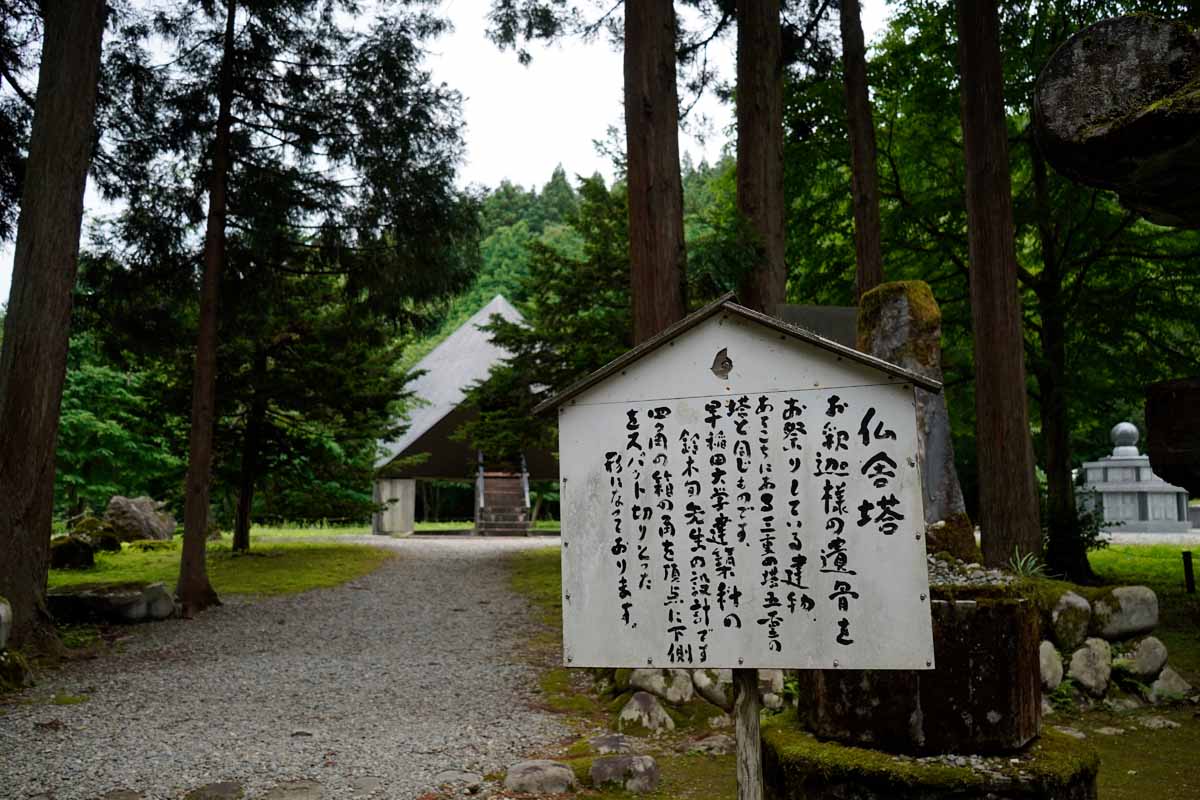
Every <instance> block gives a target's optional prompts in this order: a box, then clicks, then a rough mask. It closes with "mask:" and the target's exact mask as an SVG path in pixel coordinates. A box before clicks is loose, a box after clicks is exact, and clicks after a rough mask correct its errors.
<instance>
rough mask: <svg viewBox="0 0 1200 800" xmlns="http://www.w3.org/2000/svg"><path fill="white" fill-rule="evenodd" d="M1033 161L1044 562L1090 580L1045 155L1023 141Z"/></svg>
mask: <svg viewBox="0 0 1200 800" xmlns="http://www.w3.org/2000/svg"><path fill="white" fill-rule="evenodd" d="M1029 147H1030V155H1031V159H1032V163H1033V194H1034V208H1035V211H1036V213H1037V219H1038V225H1037V228H1038V241H1039V243H1040V245H1041V254H1042V271H1041V273H1040V274H1039V275H1038V278H1037V282H1036V284H1035V286H1034V292H1035V293H1036V295H1037V300H1038V312H1039V315H1040V317H1041V320H1042V328H1041V339H1042V359H1041V362H1040V363H1039V364H1038V366H1037V368H1036V369H1035V370H1034V378H1035V379H1036V380H1037V384H1038V394H1039V396H1040V400H1041V402H1040V403H1039V404H1038V410H1039V412H1040V416H1041V422H1042V450H1043V459H1042V462H1043V464H1044V465H1045V469H1046V508H1045V514H1046V520H1045V522H1046V529H1047V531H1048V532H1049V534H1048V536H1047V542H1046V566H1048V567H1049V568H1050V572H1051V573H1053V574H1055V575H1063V576H1065V577H1067V578H1068V579H1069V580H1072V581H1075V582H1076V583H1092V582H1094V581H1095V580H1096V575H1095V573H1094V572H1092V567H1091V564H1089V563H1088V558H1087V548H1086V546H1085V545H1084V543H1083V540H1082V539H1081V538H1080V529H1079V514H1078V511H1077V509H1076V504H1075V483H1074V480H1073V479H1072V477H1071V429H1070V418H1069V416H1068V412H1067V394H1068V391H1069V388H1070V387H1069V386H1068V381H1069V377H1068V376H1069V373H1068V372H1067V326H1066V318H1067V309H1066V307H1065V303H1066V302H1067V299H1066V297H1065V296H1064V295H1065V293H1064V291H1063V288H1064V287H1063V281H1064V275H1063V269H1062V262H1061V261H1060V260H1059V258H1058V252H1059V246H1058V238H1057V234H1056V232H1055V229H1054V226H1053V225H1051V223H1050V220H1051V219H1052V214H1051V209H1050V193H1049V187H1048V184H1047V177H1048V176H1047V174H1046V159H1045V158H1044V157H1043V156H1042V153H1041V151H1040V150H1038V148H1037V145H1036V143H1034V142H1033V141H1032V140H1031V141H1029Z"/></svg>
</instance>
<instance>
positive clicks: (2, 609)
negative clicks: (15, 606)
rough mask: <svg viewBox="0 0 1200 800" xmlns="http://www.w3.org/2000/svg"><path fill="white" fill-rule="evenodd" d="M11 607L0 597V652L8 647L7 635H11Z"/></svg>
mask: <svg viewBox="0 0 1200 800" xmlns="http://www.w3.org/2000/svg"><path fill="white" fill-rule="evenodd" d="M12 622H13V614H12V606H11V605H10V604H9V602H8V601H7V600H5V599H4V598H3V597H0V650H3V649H4V648H5V647H7V646H8V635H9V634H10V633H12Z"/></svg>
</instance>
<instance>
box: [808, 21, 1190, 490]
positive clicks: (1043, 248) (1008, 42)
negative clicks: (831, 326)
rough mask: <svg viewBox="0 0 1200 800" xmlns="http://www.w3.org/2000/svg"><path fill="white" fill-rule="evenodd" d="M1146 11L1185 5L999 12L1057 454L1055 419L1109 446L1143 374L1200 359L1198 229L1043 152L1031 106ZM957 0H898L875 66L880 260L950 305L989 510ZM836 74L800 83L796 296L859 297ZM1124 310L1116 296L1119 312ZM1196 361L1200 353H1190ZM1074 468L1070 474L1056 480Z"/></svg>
mask: <svg viewBox="0 0 1200 800" xmlns="http://www.w3.org/2000/svg"><path fill="white" fill-rule="evenodd" d="M1139 10H1154V11H1155V12H1156V13H1162V14H1165V15H1167V16H1181V15H1183V14H1184V13H1185V12H1187V8H1186V4H1183V3H1177V2H1174V3H1166V4H1163V3H1157V2H1156V3H1149V2H1147V3H1142V2H1136V0H1135V1H1133V2H1115V1H1110V2H1104V1H1099V2H1088V3H1082V4H1080V3H1074V2H1067V0H1055V1H1054V2H1049V3H1038V4H1025V5H1017V6H1013V5H1007V6H1005V8H1004V10H1003V14H1002V31H1001V38H1002V41H1001V49H1002V51H1003V53H1004V56H1005V58H1004V68H1005V103H1006V106H1007V107H1008V109H1009V141H1010V149H1009V157H1010V170H1011V176H1012V186H1013V205H1014V221H1015V236H1016V243H1017V258H1018V265H1019V277H1020V289H1021V299H1022V303H1023V308H1024V312H1025V339H1026V353H1027V365H1028V370H1027V371H1028V375H1029V390H1030V397H1031V409H1030V410H1031V414H1030V416H1031V422H1032V429H1033V434H1034V439H1035V445H1036V447H1037V450H1038V454H1039V458H1040V459H1041V461H1042V463H1043V465H1045V463H1046V453H1047V449H1048V448H1049V447H1051V446H1052V444H1053V443H1051V442H1048V441H1047V437H1046V435H1045V431H1046V430H1048V429H1051V423H1056V424H1058V425H1060V426H1061V427H1063V428H1064V429H1065V430H1066V431H1067V442H1066V447H1067V450H1068V451H1069V453H1068V454H1069V456H1070V459H1071V461H1072V462H1073V463H1074V464H1076V465H1077V464H1078V463H1079V461H1080V460H1082V459H1084V458H1088V457H1092V456H1094V455H1095V454H1097V453H1098V452H1103V451H1104V449H1106V442H1105V438H1104V437H1105V435H1106V433H1107V430H1108V428H1109V427H1111V425H1112V421H1113V420H1115V419H1119V418H1121V417H1122V415H1124V414H1125V413H1126V410H1127V408H1128V407H1129V406H1130V405H1135V404H1140V402H1139V399H1140V397H1141V393H1142V386H1144V385H1145V383H1147V382H1150V381H1152V380H1156V379H1159V378H1164V377H1169V376H1170V375H1172V374H1179V373H1180V372H1181V371H1182V372H1187V371H1188V370H1191V371H1193V372H1194V371H1197V370H1198V369H1200V348H1198V347H1197V344H1196V343H1197V342H1200V327H1198V321H1197V317H1196V315H1195V314H1194V313H1193V311H1192V310H1191V309H1193V308H1194V307H1195V305H1196V303H1197V302H1200V273H1197V271H1196V270H1195V269H1194V264H1195V260H1196V258H1197V257H1198V256H1200V235H1197V234H1196V233H1194V232H1189V231H1177V230H1168V229H1164V228H1159V227H1157V226H1154V225H1151V224H1149V223H1147V222H1145V221H1144V220H1140V219H1138V218H1137V217H1136V216H1135V215H1133V214H1131V213H1129V212H1127V211H1126V210H1124V209H1122V208H1121V207H1120V206H1119V205H1118V204H1117V202H1116V199H1115V197H1114V196H1113V195H1112V194H1110V193H1107V192H1103V191H1096V190H1091V189H1086V188H1083V187H1079V186H1077V185H1075V184H1073V183H1072V182H1070V181H1069V180H1067V179H1066V178H1063V177H1061V176H1059V175H1058V174H1056V173H1054V172H1053V171H1051V170H1049V169H1048V168H1047V167H1046V165H1045V164H1044V162H1043V161H1042V160H1041V156H1040V153H1039V152H1038V150H1037V148H1036V146H1035V142H1034V140H1033V137H1032V131H1031V126H1030V121H1029V115H1028V109H1029V104H1030V100H1031V93H1032V87H1033V80H1034V78H1035V77H1036V75H1037V73H1038V71H1039V70H1040V69H1041V67H1042V65H1044V64H1045V62H1046V60H1047V59H1048V58H1049V55H1050V53H1052V52H1053V50H1054V49H1055V48H1056V47H1057V46H1058V45H1060V44H1061V43H1062V42H1063V41H1065V40H1066V38H1067V37H1069V36H1070V35H1071V34H1072V33H1074V32H1075V31H1077V30H1078V29H1079V28H1080V27H1082V26H1084V25H1086V24H1089V23H1091V22H1094V21H1096V20H1098V19H1101V18H1104V17H1108V16H1114V15H1117V14H1121V13H1129V12H1133V11H1139ZM956 38H957V34H956V25H955V19H954V6H953V4H947V3H942V2H935V1H934V0H906V2H900V3H896V4H895V5H894V6H893V15H892V18H891V21H890V24H889V26H888V28H887V31H886V33H885V34H884V36H883V37H882V39H881V40H880V41H879V42H878V43H877V45H876V47H875V50H874V54H873V58H872V60H871V63H870V65H869V72H870V81H871V89H872V103H873V111H874V119H875V123H876V128H877V131H876V133H877V139H878V142H879V172H880V193H881V216H882V228H883V230H882V235H883V252H884V259H885V261H884V271H885V275H886V277H887V279H888V280H902V279H920V280H924V281H926V282H927V283H929V285H930V286H931V288H932V289H933V292H934V295H935V297H936V298H937V300H938V303H939V304H940V306H941V310H942V317H943V367H944V371H945V377H946V397H947V402H948V406H949V410H950V414H951V423H952V432H953V434H954V446H955V451H956V458H957V460H958V464H959V474H960V477H961V478H962V481H963V484H964V492H965V494H966V496H967V501H968V510H969V511H972V512H974V508H975V505H974V504H975V489H974V487H975V466H974V452H975V443H974V397H973V388H972V376H973V371H974V365H973V355H972V341H971V321H970V303H969V293H968V283H967V277H968V255H967V242H966V220H965V209H964V206H963V203H962V190H963V189H962V187H963V185H964V173H963V152H962V136H961V130H960V122H959V86H958V70H957V53H956V49H955V41H956ZM842 92H843V87H842V82H841V75H840V72H839V71H837V70H830V71H828V72H824V71H821V70H810V71H806V72H804V73H802V74H793V75H791V76H790V80H789V81H788V82H787V88H786V99H785V106H786V109H785V119H786V125H787V127H788V129H789V132H790V133H789V135H788V136H787V137H786V145H785V187H786V192H787V208H788V209H789V212H788V213H789V218H788V222H787V226H786V229H787V231H788V245H787V258H788V263H789V269H790V282H789V289H788V296H789V299H791V300H793V301H800V302H822V303H835V304H842V305H848V304H850V303H852V302H853V295H852V282H853V276H854V238H853V226H852V222H851V221H852V218H853V217H852V209H851V202H852V201H851V196H850V192H849V186H850V173H849V165H848V157H849V144H848V142H847V139H846V124H845V118H844V98H843V94H842ZM1117 309H1119V311H1116V310H1117ZM1189 365H1190V366H1189ZM1068 482H1069V481H1067V480H1066V478H1064V479H1063V481H1062V483H1061V484H1060V485H1065V484H1066V483H1068Z"/></svg>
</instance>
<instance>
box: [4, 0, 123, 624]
mask: <svg viewBox="0 0 1200 800" xmlns="http://www.w3.org/2000/svg"><path fill="white" fill-rule="evenodd" d="M40 5H41V9H42V14H43V24H44V29H45V38H44V40H43V44H42V59H41V65H40V66H39V68H38V90H37V100H36V103H35V106H34V115H33V127H32V128H31V130H30V138H29V157H28V160H27V161H26V165H25V186H24V192H23V194H22V196H21V214H20V218H19V220H18V222H17V241H16V248H15V252H14V255H13V274H12V288H11V291H10V295H9V302H8V311H7V313H6V315H5V320H4V344H3V349H2V351H0V441H2V442H3V443H4V444H3V447H0V553H3V557H2V558H0V595H3V596H4V597H6V598H7V599H8V600H9V602H10V603H11V604H12V611H13V630H12V633H11V637H12V638H11V642H12V646H14V647H19V646H21V645H23V644H26V643H36V642H37V641H38V640H41V639H44V638H47V637H49V638H52V637H53V628H52V627H51V623H50V617H49V614H48V613H47V611H46V572H47V568H48V562H49V557H50V521H51V516H52V515H53V510H54V451H55V446H56V444H57V440H58V419H59V407H60V405H61V402H62V390H63V382H64V380H65V379H66V372H67V343H68V341H69V339H70V335H71V292H72V290H73V289H74V287H75V271H76V267H77V265H78V257H79V226H80V224H81V222H82V219H83V189H84V185H85V183H86V180H87V171H88V166H89V164H90V163H91V156H92V144H93V141H92V140H93V136H94V133H95V116H96V86H97V82H98V80H99V75H100V43H101V40H102V39H103V36H104V17H105V3H104V2H103V0H43V2H42V3H41V4H40Z"/></svg>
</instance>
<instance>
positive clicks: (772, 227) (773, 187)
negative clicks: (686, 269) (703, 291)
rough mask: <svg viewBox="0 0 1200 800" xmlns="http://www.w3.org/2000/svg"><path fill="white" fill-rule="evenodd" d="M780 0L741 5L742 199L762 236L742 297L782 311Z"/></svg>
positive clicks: (739, 156) (750, 304) (740, 202)
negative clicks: (780, 305)
mask: <svg viewBox="0 0 1200 800" xmlns="http://www.w3.org/2000/svg"><path fill="white" fill-rule="evenodd" d="M782 51H783V44H782V31H781V28H780V22H779V0H756V1H755V2H753V3H746V2H742V3H738V4H737V204H738V212H739V213H740V214H741V215H742V217H743V218H744V219H745V220H746V222H747V223H748V225H749V227H750V230H752V231H753V232H754V236H755V238H756V239H757V241H756V242H755V245H756V247H755V250H756V252H757V255H758V258H757V263H756V264H755V265H754V269H752V270H751V271H750V272H749V273H748V274H747V275H745V276H744V277H743V278H742V281H741V285H740V286H739V287H738V299H739V300H740V301H741V303H742V304H743V305H746V306H747V307H749V308H753V309H755V310H756V311H761V312H763V313H764V314H771V315H774V314H776V313H778V309H777V307H778V306H779V304H780V303H782V302H783V301H784V298H785V296H786V294H787V265H786V264H785V263H784V259H783V248H784V235H783V216H784V211H783V60H782Z"/></svg>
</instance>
